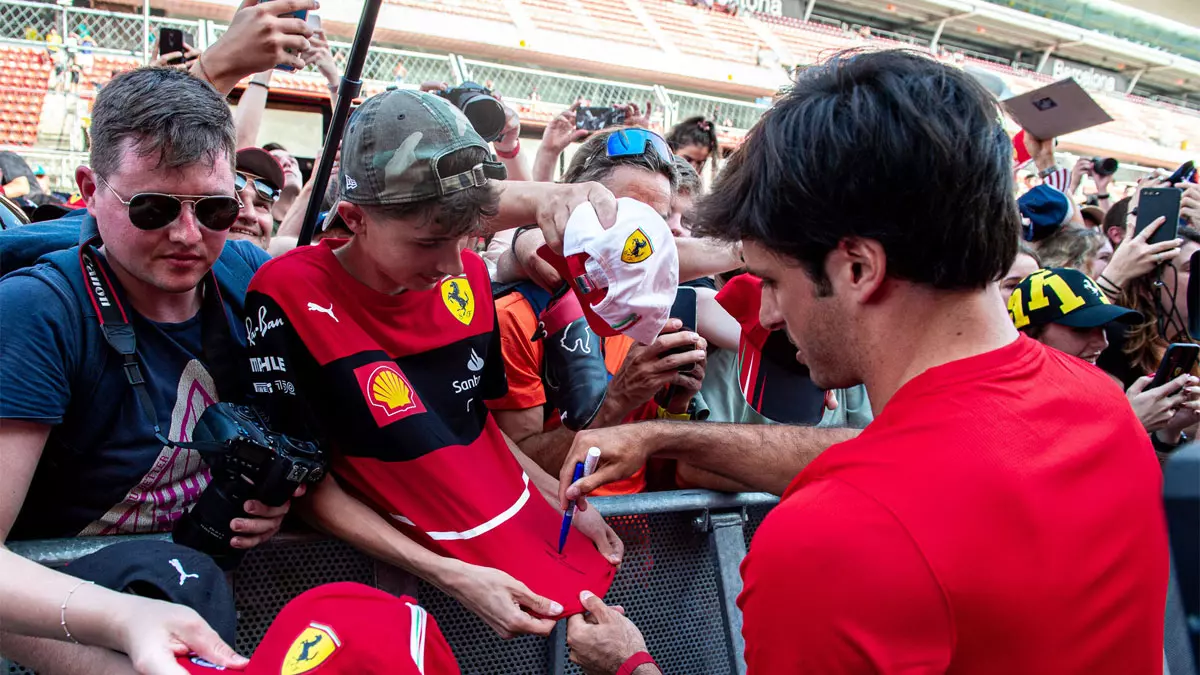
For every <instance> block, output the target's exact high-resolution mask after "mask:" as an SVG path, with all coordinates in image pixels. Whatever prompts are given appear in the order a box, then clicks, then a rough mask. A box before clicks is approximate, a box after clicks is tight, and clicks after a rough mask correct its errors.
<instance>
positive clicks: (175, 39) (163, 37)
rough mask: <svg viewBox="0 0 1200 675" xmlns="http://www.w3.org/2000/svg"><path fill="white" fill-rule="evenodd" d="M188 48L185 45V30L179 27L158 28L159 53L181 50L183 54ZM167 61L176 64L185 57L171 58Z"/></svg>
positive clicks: (181, 61)
mask: <svg viewBox="0 0 1200 675" xmlns="http://www.w3.org/2000/svg"><path fill="white" fill-rule="evenodd" d="M186 51H187V49H185V48H184V46H183V31H181V30H179V29H178V28H159V29H158V53H159V54H170V53H171V52H179V53H180V54H183V53H184V52H186ZM167 63H169V64H171V65H174V64H177V63H183V57H182V56H180V57H179V58H177V59H171V60H170V61H168V62H167Z"/></svg>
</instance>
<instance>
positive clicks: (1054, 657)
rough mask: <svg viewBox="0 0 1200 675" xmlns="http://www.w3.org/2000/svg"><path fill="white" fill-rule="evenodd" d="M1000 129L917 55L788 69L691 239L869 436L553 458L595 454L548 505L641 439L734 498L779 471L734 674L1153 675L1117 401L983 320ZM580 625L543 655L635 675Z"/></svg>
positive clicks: (1007, 250) (1135, 459) (631, 662)
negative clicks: (565, 651) (720, 242)
mask: <svg viewBox="0 0 1200 675" xmlns="http://www.w3.org/2000/svg"><path fill="white" fill-rule="evenodd" d="M1000 118H1001V113H1000V110H999V108H998V106H997V104H996V102H995V100H994V99H992V97H990V96H989V95H988V94H987V93H986V92H985V91H984V90H983V89H982V88H981V87H980V86H979V85H978V84H976V83H975V82H974V81H973V80H972V79H971V78H970V76H969V75H967V74H965V73H962V72H961V71H958V70H955V69H953V68H949V67H945V66H942V65H941V64H939V63H937V62H935V61H933V60H931V59H929V58H926V57H923V56H920V55H917V54H913V53H908V52H899V51H891V52H877V53H870V54H857V55H854V54H851V55H846V56H842V57H837V58H834V59H833V60H831V61H830V62H828V63H826V64H825V65H823V66H820V67H816V68H812V69H810V70H808V71H806V72H805V73H804V74H803V75H802V76H801V77H800V79H799V80H798V82H797V83H796V86H795V87H794V88H793V89H792V91H791V92H790V93H789V94H788V95H787V96H786V97H784V98H783V99H782V100H781V101H779V102H778V103H777V104H776V105H775V107H774V108H773V109H772V110H771V112H770V114H768V115H767V116H765V117H764V118H763V120H762V121H761V122H760V123H759V125H758V126H757V127H755V129H754V131H753V132H751V134H750V135H749V136H748V137H747V139H746V142H745V144H744V145H743V146H742V147H741V149H740V150H739V151H738V153H737V154H736V155H735V156H734V157H733V158H732V160H731V161H730V163H729V165H727V167H726V168H725V170H724V171H723V173H722V174H721V176H720V178H719V179H718V181H717V183H716V185H715V187H714V194H713V197H712V198H711V199H710V200H709V201H708V202H706V203H705V204H704V205H702V207H701V211H702V215H701V218H700V223H699V229H700V230H701V233H702V234H707V235H710V236H718V237H721V238H725V239H728V240H733V241H741V242H742V244H743V250H744V255H745V259H746V263H747V265H748V267H749V269H750V270H751V271H752V272H753V273H755V274H756V275H758V276H760V277H761V278H762V279H763V292H762V307H761V310H760V315H759V316H760V320H761V323H762V324H763V326H764V327H765V328H768V329H774V328H786V330H787V332H788V335H789V337H790V338H791V340H792V342H793V343H794V344H795V345H796V348H797V358H798V359H799V360H801V361H802V362H804V363H805V364H807V365H808V366H809V368H810V371H811V375H812V379H813V381H814V383H815V384H816V385H817V386H819V387H821V388H823V389H833V388H839V387H848V386H852V385H855V384H858V383H863V384H865V385H866V387H867V390H868V393H869V396H870V400H871V403H872V407H873V410H874V413H875V421H874V422H873V423H872V424H871V425H870V426H868V427H867V428H866V429H865V430H864V431H863V432H862V433H861V434H860V435H859V436H858V437H857V438H855V439H853V440H848V441H846V442H843V443H840V444H838V445H835V446H833V447H830V448H828V449H826V450H825V451H824V452H821V453H820V454H819V455H815V454H814V453H812V452H808V451H805V450H801V449H793V450H789V447H788V444H787V441H786V439H788V438H791V437H794V432H791V431H789V430H786V429H784V430H779V429H776V428H773V427H759V428H754V429H747V428H741V427H737V426H733V425H730V426H722V425H705V429H704V430H703V431H697V430H696V429H695V428H694V427H696V426H698V425H690V424H686V423H685V424H678V423H676V424H670V423H664V422H649V423H643V424H637V425H629V426H626V427H618V428H612V429H600V430H596V431H585V432H581V433H580V434H579V435H578V436H577V438H576V441H575V447H573V448H572V452H571V455H570V456H569V457H568V459H567V463H568V464H571V463H573V462H575V461H578V460H579V458H580V451H581V449H582V451H583V452H586V450H587V448H588V447H589V446H597V447H599V448H601V451H602V455H601V465H602V466H601V468H600V469H599V470H598V471H597V472H596V474H594V476H593V477H591V478H588V479H584V480H583V481H581V482H580V483H579V484H577V485H573V486H569V483H570V478H569V477H565V476H564V477H563V480H562V486H561V487H562V490H561V492H562V493H563V496H565V497H570V496H573V495H576V494H578V493H579V492H580V491H582V492H587V491H588V490H589V489H590V488H592V487H593V486H594V485H596V484H598V483H601V482H604V481H606V480H610V479H612V478H614V477H620V476H623V475H625V473H626V472H627V471H629V470H630V469H631V468H632V467H634V466H635V465H637V463H638V461H644V460H645V458H646V456H647V455H649V454H652V453H653V452H655V451H656V450H657V449H658V448H660V447H664V448H665V447H669V448H672V450H670V451H669V452H668V453H666V454H668V456H678V457H686V458H687V459H688V460H689V461H691V462H693V463H695V464H697V465H698V466H701V468H707V469H710V470H713V471H716V472H718V473H722V474H724V475H727V476H729V477H730V478H733V479H736V480H740V481H742V482H743V483H747V484H750V485H755V486H764V485H765V486H770V487H776V486H778V485H779V484H780V482H779V479H780V478H781V477H782V476H783V474H784V473H785V472H788V474H789V475H790V476H795V477H794V479H792V480H791V483H790V484H789V485H788V486H787V488H786V490H784V491H783V499H782V501H781V502H780V504H779V506H778V507H776V508H775V509H774V511H772V513H771V514H770V515H769V516H768V517H767V518H766V520H765V521H764V522H763V524H762V526H761V527H760V528H759V530H758V532H757V533H756V535H755V538H754V541H753V543H752V545H751V548H750V553H749V555H748V556H747V558H746V560H745V562H744V564H743V566H742V573H743V578H744V584H745V586H744V590H743V593H742V595H741V598H740V600H739V605H740V607H741V608H742V611H743V617H744V624H743V634H744V636H745V641H746V662H747V665H748V668H749V672H751V673H770V674H771V675H775V674H779V673H900V672H904V673H941V672H961V673H1114V674H1116V673H1121V674H1124V673H1150V672H1158V671H1159V669H1161V667H1162V658H1163V657H1162V653H1163V652H1162V646H1163V642H1162V640H1163V612H1164V603H1165V597H1166V586H1167V555H1168V552H1167V538H1166V529H1165V527H1164V520H1163V514H1162V508H1161V502H1160V499H1161V475H1160V474H1159V471H1158V467H1157V463H1156V461H1155V457H1154V453H1153V451H1152V449H1151V447H1150V443H1149V441H1148V440H1147V438H1146V436H1145V434H1144V433H1142V431H1141V428H1140V425H1139V424H1138V421H1137V419H1136V418H1135V417H1134V415H1133V412H1132V411H1131V409H1130V407H1129V405H1128V403H1126V401H1125V398H1124V396H1123V394H1122V392H1121V391H1120V389H1119V388H1118V387H1117V386H1116V385H1115V384H1113V383H1112V382H1111V381H1110V380H1109V379H1108V378H1107V376H1105V375H1104V374H1103V373H1102V372H1101V371H1099V370H1097V369H1096V368H1094V367H1092V366H1090V365H1089V364H1086V363H1084V362H1082V361H1080V360H1078V359H1075V358H1072V357H1069V356H1066V355H1063V354H1061V353H1057V352H1055V351H1054V350H1051V349H1047V348H1045V347H1043V346H1042V345H1040V344H1038V343H1036V342H1034V341H1033V340H1030V339H1028V338H1026V337H1023V336H1020V335H1018V333H1017V331H1016V330H1015V329H1014V328H1013V326H1012V323H1011V322H1010V321H1009V319H1008V316H1007V313H1006V311H1005V307H1004V303H1003V302H1002V300H1001V298H1000V292H999V288H998V286H997V284H996V281H997V280H998V279H999V278H1000V277H1001V276H1002V275H1003V274H1004V273H1005V272H1006V271H1007V269H1008V267H1009V266H1010V265H1011V263H1012V261H1013V258H1014V256H1015V254H1016V249H1017V234H1018V231H1019V227H1020V222H1019V221H1018V218H1017V213H1016V209H1015V208H1014V204H1013V200H1012V177H1011V172H1010V162H1011V146H1010V144H1009V143H1008V140H1007V138H1006V137H1005V135H1004V132H1003V129H1002V128H1001V125H1000ZM913 178H918V179H920V180H921V181H923V183H924V184H923V185H922V186H921V189H919V190H913V189H911V187H910V181H911V180H912V179H913ZM1097 419H1099V420H1103V423H1097V424H1090V423H1089V421H1091V420H1097ZM718 449H720V451H718ZM801 469H802V471H801ZM772 470H773V471H774V472H775V473H776V474H778V476H777V477H773V478H772V477H769V476H768V472H769V471H772ZM796 471H799V475H795V473H796ZM568 486H569V487H568ZM584 606H585V607H586V608H587V609H589V610H591V612H592V614H591V618H590V620H589V619H588V618H585V617H577V618H574V619H573V620H572V621H571V622H570V623H569V628H568V631H569V638H568V641H569V644H570V646H571V649H572V654H573V657H574V658H575V659H576V660H578V661H579V662H581V663H583V664H584V665H585V668H586V669H587V670H588V671H589V672H617V671H618V670H619V669H621V668H622V666H624V670H623V672H625V673H629V672H635V673H636V674H637V675H648V674H650V673H655V672H657V671H656V669H655V666H654V665H652V664H651V663H649V662H647V657H646V656H645V655H644V654H641V655H639V654H638V652H644V650H645V645H644V643H641V642H640V636H638V635H637V633H636V630H634V629H633V628H632V624H630V623H629V622H628V620H626V619H625V618H624V617H622V616H620V614H619V613H617V612H613V611H611V610H608V609H607V608H605V607H604V606H603V603H602V602H601V601H600V600H599V599H598V598H595V597H593V596H590V595H588V596H587V597H586V598H585V600H584Z"/></svg>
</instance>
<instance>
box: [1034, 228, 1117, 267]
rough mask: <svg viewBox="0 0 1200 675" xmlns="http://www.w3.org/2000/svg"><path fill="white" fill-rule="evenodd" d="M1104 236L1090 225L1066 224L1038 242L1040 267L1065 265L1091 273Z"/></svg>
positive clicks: (1102, 244) (1102, 245) (1102, 246)
mask: <svg viewBox="0 0 1200 675" xmlns="http://www.w3.org/2000/svg"><path fill="white" fill-rule="evenodd" d="M1104 241H1105V237H1104V235H1103V234H1100V233H1099V232H1098V231H1096V230H1093V229H1091V228H1090V227H1080V226H1078V225H1068V226H1067V227H1064V228H1062V229H1061V230H1059V231H1058V232H1055V233H1054V234H1052V235H1050V236H1049V237H1046V238H1045V239H1043V240H1041V241H1040V242H1038V253H1039V254H1040V255H1041V259H1042V262H1041V265H1042V267H1067V268H1070V269H1073V270H1076V271H1078V272H1083V273H1084V274H1087V275H1091V273H1092V272H1091V266H1092V263H1093V262H1094V261H1095V260H1096V256H1097V255H1098V254H1099V253H1100V249H1102V248H1104Z"/></svg>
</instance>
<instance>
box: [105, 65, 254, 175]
mask: <svg viewBox="0 0 1200 675" xmlns="http://www.w3.org/2000/svg"><path fill="white" fill-rule="evenodd" d="M90 138H91V146H92V147H91V157H90V160H89V161H90V164H91V167H92V169H93V170H95V171H96V172H97V173H99V174H100V175H101V176H107V175H111V174H112V173H115V172H116V171H117V170H118V169H119V168H120V166H121V162H122V151H123V150H124V147H123V146H124V142H125V141H126V140H130V141H132V142H133V144H132V149H133V151H134V152H135V153H137V154H138V156H141V157H150V156H153V155H155V154H157V155H158V165H157V168H160V169H181V168H183V167H186V166H188V165H190V164H195V163H197V162H208V163H210V164H216V163H217V162H218V161H222V159H224V161H227V162H229V168H230V170H233V168H234V166H235V164H234V163H235V158H236V148H235V144H236V141H235V140H234V129H233V115H232V114H231V113H230V112H229V106H228V105H227V104H226V103H225V97H223V96H221V94H219V93H217V91H216V90H215V89H213V88H212V86H210V85H209V84H208V83H207V82H203V81H201V80H198V79H196V78H194V77H192V76H191V75H188V74H186V73H182V72H179V71H177V70H173V69H171V68H139V69H137V70H132V71H129V72H127V73H122V74H120V75H118V76H116V77H114V78H113V79H112V81H110V82H109V83H108V84H106V85H105V86H104V88H103V89H101V90H100V94H99V95H98V96H97V97H96V105H95V108H94V109H93V112H92V128H91V132H90Z"/></svg>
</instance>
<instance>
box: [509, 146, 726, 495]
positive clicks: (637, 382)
mask: <svg viewBox="0 0 1200 675" xmlns="http://www.w3.org/2000/svg"><path fill="white" fill-rule="evenodd" d="M563 180H564V181H565V182H566V183H570V184H577V183H586V182H590V181H595V182H598V183H600V184H601V185H603V186H605V187H606V188H608V189H609V190H611V191H612V193H613V195H614V196H615V197H617V198H621V197H628V198H632V199H636V200H638V201H640V202H643V203H645V204H647V205H649V206H650V207H651V208H653V209H654V210H655V211H656V212H658V214H659V215H660V216H662V217H663V220H664V221H665V220H667V218H668V217H669V216H670V211H671V205H672V200H673V198H674V193H675V187H676V182H677V180H678V176H677V175H676V172H675V168H674V161H673V158H672V156H671V151H670V150H669V149H668V148H667V143H666V141H665V140H664V139H663V138H662V137H661V136H659V135H658V134H656V133H654V132H652V131H648V130H646V129H639V128H631V129H616V130H609V131H604V132H600V133H597V134H595V135H593V136H592V137H591V138H589V139H588V140H587V141H585V142H584V143H583V144H582V145H581V146H580V147H579V150H578V151H577V152H576V153H575V155H574V157H573V158H572V160H571V164H570V165H569V166H568V167H567V170H566V173H565V174H564V175H563ZM526 239H528V240H529V241H536V242H539V243H540V242H541V241H542V239H541V237H540V232H536V231H533V230H530V231H528V232H525V231H520V232H519V233H518V234H517V235H516V236H515V237H514V250H515V249H516V247H520V248H521V249H522V250H523V249H524V247H525V246H526V244H525V242H524V241H523V240H526ZM548 297H549V294H548V293H547V292H546V291H545V290H543V289H541V288H539V287H537V286H535V285H534V284H532V283H530V282H526V283H523V284H521V285H518V286H517V287H516V288H515V289H513V290H512V291H511V292H508V293H507V294H504V295H502V296H501V297H498V298H497V300H496V310H497V316H498V320H499V323H500V336H501V349H502V352H503V354H504V367H505V371H506V374H507V376H508V393H507V394H506V395H505V396H503V397H502V398H499V399H497V400H494V401H489V402H488V406H489V407H490V408H491V409H492V413H493V414H494V415H495V416H496V421H497V423H499V425H500V428H501V429H503V430H504V432H505V433H506V434H508V435H509V437H511V438H512V439H513V440H514V441H515V442H516V443H517V444H518V445H519V446H520V447H521V450H522V451H523V452H525V454H527V455H529V456H530V457H532V458H533V459H534V460H535V461H536V462H538V464H539V465H540V466H542V467H543V468H545V469H546V470H548V471H551V472H553V471H555V470H557V469H558V468H559V467H561V466H562V462H563V459H564V458H565V457H566V454H567V451H568V450H569V449H570V447H571V439H572V438H573V436H574V432H572V431H571V430H570V429H568V428H567V427H566V426H564V425H563V424H562V423H561V421H560V420H561V418H562V413H563V412H564V410H563V409H571V413H572V416H575V414H576V413H575V411H576V410H577V409H579V408H583V409H584V413H583V415H580V417H582V418H584V419H586V418H587V417H588V416H590V415H591V412H592V411H593V410H595V408H594V405H595V403H594V402H595V401H600V400H601V397H603V398H602V402H601V403H600V407H599V409H598V410H595V417H594V419H592V421H591V422H590V423H589V424H588V426H589V427H590V428H597V427H605V426H612V425H615V424H620V423H621V422H629V421H638V420H652V419H658V418H662V417H667V416H670V417H672V418H676V419H678V418H688V417H689V415H688V411H689V407H690V405H691V402H692V398H693V396H694V395H695V393H696V392H697V391H699V389H700V386H701V383H702V382H703V380H704V366H705V359H706V353H705V351H704V350H703V347H701V346H700V345H702V344H703V341H702V340H701V339H700V338H699V337H698V336H697V335H695V334H694V333H692V332H690V331H687V330H683V331H680V330H679V329H680V327H681V326H680V324H679V322H678V321H674V322H673V323H671V324H669V326H670V328H669V330H668V332H665V333H664V334H662V335H660V336H659V337H658V339H657V340H655V342H654V343H652V344H650V345H648V346H644V345H640V344H636V343H635V342H634V341H633V339H632V338H630V337H628V336H625V335H617V336H614V337H606V338H603V340H602V341H601V339H600V338H599V337H598V336H596V335H595V334H592V333H590V331H589V332H588V333H587V334H586V335H587V337H584V338H581V339H583V340H584V341H585V342H588V341H598V342H599V343H600V344H601V345H602V349H600V350H580V349H577V348H575V342H567V343H566V344H563V341H562V340H555V339H544V340H533V339H532V338H533V336H534V334H535V333H537V332H538V330H539V323H538V320H539V315H540V314H541V313H542V311H541V310H542V308H544V307H546V306H547V305H548V304H549V299H548ZM570 330H572V331H577V332H578V331H582V330H587V329H586V327H585V326H584V323H583V322H582V321H579V322H577V325H575V324H573V325H572V326H571V327H570ZM672 350H680V351H681V352H682V353H678V354H672V353H671V352H672ZM550 364H554V365H550ZM681 368H682V369H685V371H686V372H685V371H684V370H681ZM560 371H561V372H560ZM606 376H607V377H606ZM568 377H569V378H570V381H571V382H580V380H583V379H587V380H588V381H584V382H581V383H580V385H581V386H565V387H558V388H554V387H548V386H546V382H560V381H567V380H568ZM587 385H591V386H587ZM672 385H674V386H672ZM559 392H561V393H559ZM647 485H648V484H647V477H646V474H645V472H644V471H639V472H637V473H636V474H634V475H633V476H631V477H629V478H628V479H626V480H624V481H621V482H619V483H615V484H612V485H608V486H606V489H605V491H604V492H602V493H601V494H632V493H637V492H642V491H644V490H646V489H647Z"/></svg>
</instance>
